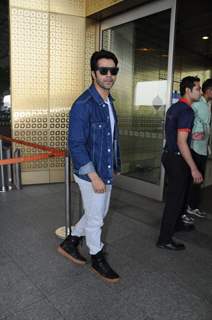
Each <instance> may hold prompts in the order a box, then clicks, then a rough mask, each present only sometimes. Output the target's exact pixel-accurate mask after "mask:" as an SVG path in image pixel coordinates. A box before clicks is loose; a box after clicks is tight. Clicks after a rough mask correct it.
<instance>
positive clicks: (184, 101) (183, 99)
mask: <svg viewBox="0 0 212 320" xmlns="http://www.w3.org/2000/svg"><path fill="white" fill-rule="evenodd" d="M179 102H183V103H186V104H187V105H188V106H189V107H191V105H190V104H189V102H188V100H187V99H186V98H180V99H179Z"/></svg>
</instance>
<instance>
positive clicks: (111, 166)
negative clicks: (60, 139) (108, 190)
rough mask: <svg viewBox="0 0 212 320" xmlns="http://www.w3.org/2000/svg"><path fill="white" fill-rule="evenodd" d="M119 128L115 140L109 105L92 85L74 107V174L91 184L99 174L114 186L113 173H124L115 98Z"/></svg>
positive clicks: (71, 139)
mask: <svg viewBox="0 0 212 320" xmlns="http://www.w3.org/2000/svg"><path fill="white" fill-rule="evenodd" d="M109 99H110V103H111V106H112V109H113V114H114V119H115V128H114V135H113V141H112V138H111V135H112V132H111V126H110V117H109V108H108V105H107V104H106V103H105V102H104V100H103V99H102V97H101V96H100V95H99V93H98V92H97V90H96V88H95V86H94V85H91V86H90V88H88V89H87V90H86V91H85V92H84V93H83V94H82V95H81V96H80V97H79V98H78V99H77V100H76V101H75V102H74V104H73V106H72V108H71V111H70V117H69V137H68V142H69V150H70V152H71V157H72V163H73V172H74V173H75V174H76V175H78V177H79V178H81V179H84V180H87V181H90V179H89V177H88V173H90V172H94V171H95V172H97V174H98V175H99V176H100V177H101V179H102V180H103V181H104V183H105V184H112V178H113V172H120V170H121V163H120V152H119V143H118V127H117V116H116V112H115V109H114V106H113V98H112V96H109Z"/></svg>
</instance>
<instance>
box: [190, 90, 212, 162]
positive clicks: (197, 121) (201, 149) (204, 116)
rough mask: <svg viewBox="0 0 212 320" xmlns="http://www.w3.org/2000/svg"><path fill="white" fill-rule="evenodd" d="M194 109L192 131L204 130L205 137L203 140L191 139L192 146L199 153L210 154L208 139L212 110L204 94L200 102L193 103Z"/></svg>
mask: <svg viewBox="0 0 212 320" xmlns="http://www.w3.org/2000/svg"><path fill="white" fill-rule="evenodd" d="M192 109H193V110H194V126H193V129H192V133H195V132H203V133H204V138H203V139H202V140H193V139H192V141H191V148H192V149H193V150H194V151H195V152H196V153H198V154H200V155H204V156H207V155H208V140H209V135H210V119H211V112H210V109H209V105H208V103H207V101H206V100H205V98H204V97H203V96H202V97H201V98H200V100H199V101H198V102H194V103H193V104H192Z"/></svg>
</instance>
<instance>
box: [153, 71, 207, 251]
mask: <svg viewBox="0 0 212 320" xmlns="http://www.w3.org/2000/svg"><path fill="white" fill-rule="evenodd" d="M180 94H181V97H182V98H181V99H180V100H179V101H178V102H177V103H175V104H173V105H172V106H171V107H170V108H169V110H168V111H167V114H166V124H165V135H166V144H165V148H164V152H163V155H162V163H163V166H164V168H165V172H166V175H167V178H168V187H167V194H166V203H165V208H164V212H163V218H162V222H161V229H160V235H159V239H158V242H157V247H159V248H162V249H168V250H183V249H185V246H184V244H182V243H177V242H176V241H174V240H173V238H172V237H173V234H174V232H175V228H176V225H177V222H178V219H179V218H180V215H181V212H182V210H183V208H184V205H185V200H186V196H187V192H188V187H189V182H190V179H191V177H192V178H193V181H194V183H201V182H202V180H203V177H202V175H201V173H200V172H199V170H198V169H197V167H196V164H195V162H194V160H193V158H192V155H191V152H190V142H191V130H192V126H193V121H194V112H193V110H192V108H191V105H192V103H193V102H194V101H198V100H199V98H200V95H201V87H200V79H199V78H197V77H191V76H188V77H185V78H183V79H182V81H181V83H180Z"/></svg>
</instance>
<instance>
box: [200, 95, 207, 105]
mask: <svg viewBox="0 0 212 320" xmlns="http://www.w3.org/2000/svg"><path fill="white" fill-rule="evenodd" d="M200 100H202V101H204V102H205V103H207V104H208V102H207V100H206V99H205V97H204V96H201V98H200Z"/></svg>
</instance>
